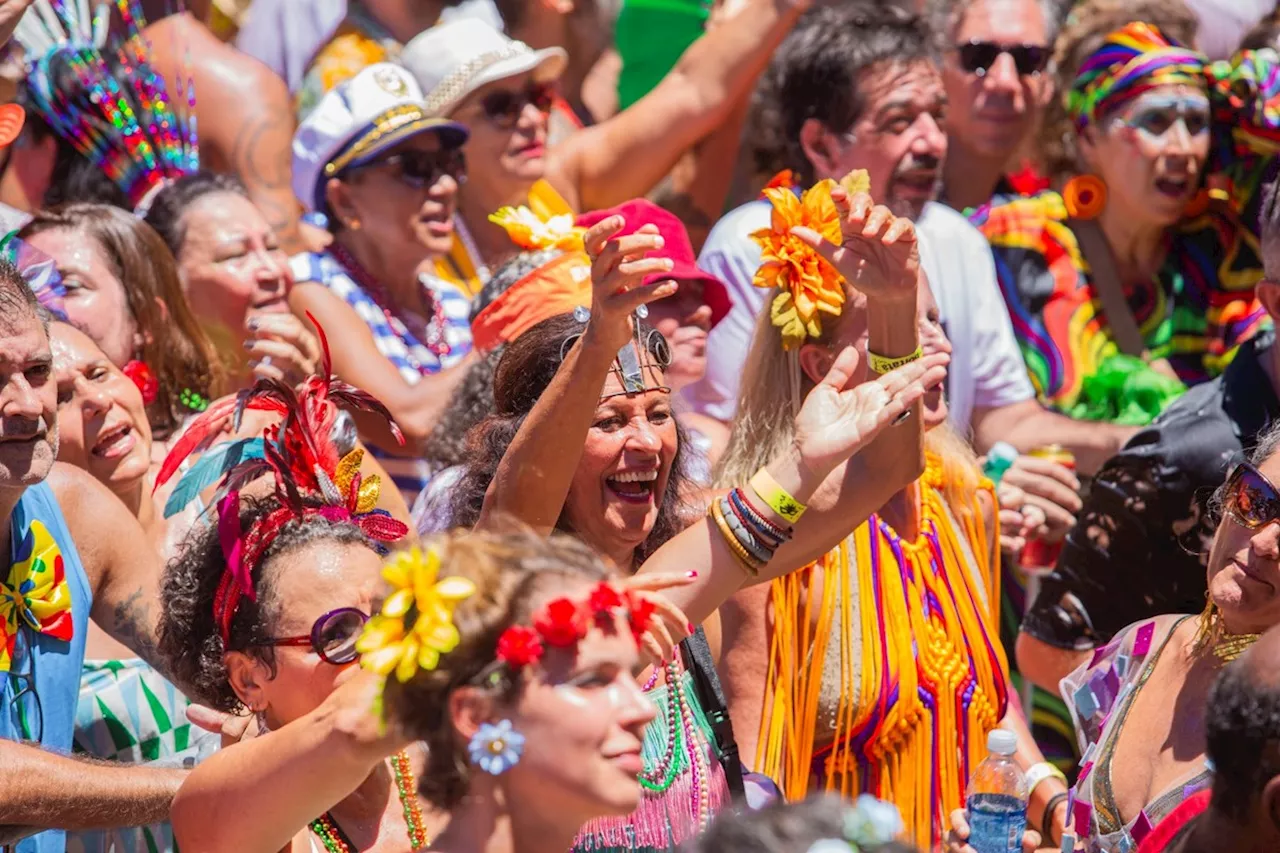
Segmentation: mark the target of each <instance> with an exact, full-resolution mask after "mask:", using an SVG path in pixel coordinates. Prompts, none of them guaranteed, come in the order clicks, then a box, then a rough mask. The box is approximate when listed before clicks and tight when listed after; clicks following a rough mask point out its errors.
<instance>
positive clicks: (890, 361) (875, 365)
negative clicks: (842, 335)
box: [867, 347, 924, 373]
mask: <svg viewBox="0 0 1280 853" xmlns="http://www.w3.org/2000/svg"><path fill="white" fill-rule="evenodd" d="M923 355H924V350H922V349H921V348H920V347H916V351H915V352H913V353H911V355H904V356H902V357H900V358H889V357H888V356H883V355H876V354H875V353H873V352H872V351H871V350H867V361H868V362H870V363H871V369H872V370H873V371H875V372H876V373H888V372H890V371H892V370H897V369H898V368H899V367H902V365H904V364H910V363H911V362H913V361H918V360H919V359H920V357H921V356H923Z"/></svg>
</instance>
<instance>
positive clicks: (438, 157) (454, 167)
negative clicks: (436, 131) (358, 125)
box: [352, 148, 467, 190]
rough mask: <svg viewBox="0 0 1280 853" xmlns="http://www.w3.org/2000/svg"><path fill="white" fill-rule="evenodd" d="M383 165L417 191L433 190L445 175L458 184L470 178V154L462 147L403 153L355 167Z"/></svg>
mask: <svg viewBox="0 0 1280 853" xmlns="http://www.w3.org/2000/svg"><path fill="white" fill-rule="evenodd" d="M376 166H377V167H380V166H391V167H393V168H394V169H395V170H396V176H397V177H398V178H399V180H400V182H401V183H403V184H406V185H408V186H411V187H413V188H414V189H419V190H420V189H425V188H427V187H433V186H435V185H436V182H438V181H439V180H440V179H441V178H443V177H444V176H445V175H448V176H449V177H451V178H453V179H454V180H455V181H457V182H458V183H462V182H463V181H465V180H466V179H467V155H466V154H464V153H463V151H462V149H461V148H444V149H441V150H439V151H418V150H409V151H401V152H400V153H399V154H392V155H391V156H389V157H383V158H381V159H379V160H371V161H370V162H368V163H364V164H362V165H360V166H357V167H355V169H353V170H352V171H356V170H359V169H372V168H374V167H376Z"/></svg>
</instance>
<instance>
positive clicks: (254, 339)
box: [244, 314, 321, 385]
mask: <svg viewBox="0 0 1280 853" xmlns="http://www.w3.org/2000/svg"><path fill="white" fill-rule="evenodd" d="M244 347H245V349H246V350H247V351H248V354H249V359H250V360H249V365H250V367H251V368H252V369H253V375H254V378H256V379H267V378H270V379H279V380H281V381H283V382H285V383H287V384H289V385H297V384H298V383H300V382H305V381H306V380H307V379H308V378H310V377H311V376H312V375H314V374H315V373H316V372H317V371H318V370H319V369H320V363H321V353H320V343H319V341H317V340H316V336H315V335H313V334H312V333H311V331H310V330H309V329H307V327H306V326H305V325H303V323H302V321H301V320H299V319H298V318H297V317H295V316H294V315H293V314H257V315H255V316H253V317H252V318H250V320H249V322H248V324H247V336H246V337H245V341H244Z"/></svg>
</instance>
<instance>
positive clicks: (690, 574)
mask: <svg viewBox="0 0 1280 853" xmlns="http://www.w3.org/2000/svg"><path fill="white" fill-rule="evenodd" d="M697 576H698V573H697V572H696V571H695V570H693V569H690V570H689V571H687V572H685V577H687V578H690V579H692V578H696V577H697Z"/></svg>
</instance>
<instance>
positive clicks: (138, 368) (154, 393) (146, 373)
mask: <svg viewBox="0 0 1280 853" xmlns="http://www.w3.org/2000/svg"><path fill="white" fill-rule="evenodd" d="M120 372H121V373H123V374H124V375H125V376H128V377H129V379H130V380H131V381H132V382H133V384H134V385H137V386H138V390H139V391H141V392H142V402H143V403H145V404H146V405H148V406H150V405H151V404H152V403H154V402H155V401H156V397H158V396H160V383H159V381H157V380H156V375H155V373H154V372H153V371H152V370H151V366H150V365H148V364H147V363H146V362H145V361H140V360H139V359H136V358H135V359H133V360H132V361H129V362H126V363H125V366H124V367H122V368H120Z"/></svg>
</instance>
